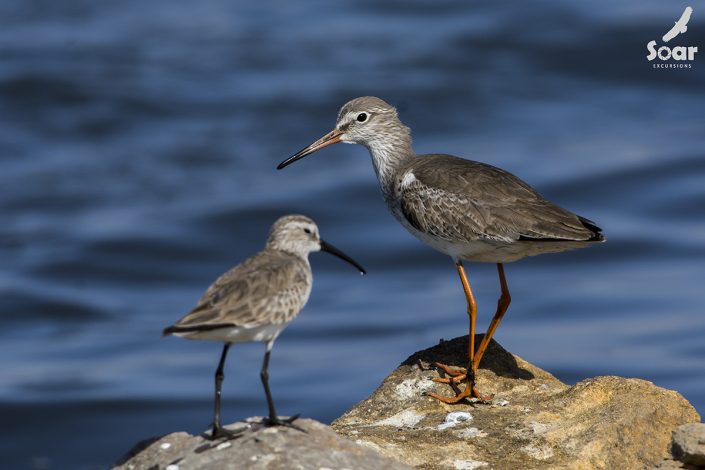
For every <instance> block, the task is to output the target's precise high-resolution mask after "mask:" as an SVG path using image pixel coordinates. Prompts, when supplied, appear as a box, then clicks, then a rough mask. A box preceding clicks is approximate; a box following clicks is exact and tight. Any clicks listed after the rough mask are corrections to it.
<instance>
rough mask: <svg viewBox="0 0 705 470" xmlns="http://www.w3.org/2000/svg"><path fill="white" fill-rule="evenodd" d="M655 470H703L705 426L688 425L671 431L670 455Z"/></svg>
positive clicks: (704, 460) (704, 461) (704, 464)
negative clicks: (680, 469)
mask: <svg viewBox="0 0 705 470" xmlns="http://www.w3.org/2000/svg"><path fill="white" fill-rule="evenodd" d="M654 468H655V469H656V470H674V469H679V468H682V469H685V470H696V469H705V424H703V423H688V424H683V425H681V426H678V427H677V428H676V430H675V431H673V441H672V443H671V455H669V456H668V458H666V459H665V460H664V461H663V462H661V463H659V464H658V465H657V466H656V467H654Z"/></svg>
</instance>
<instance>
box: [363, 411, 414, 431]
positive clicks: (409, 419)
mask: <svg viewBox="0 0 705 470" xmlns="http://www.w3.org/2000/svg"><path fill="white" fill-rule="evenodd" d="M423 418H424V415H420V414H416V413H414V412H413V411H411V410H404V411H401V412H399V413H397V414H395V415H394V416H390V417H389V418H387V419H383V420H380V421H377V422H376V423H374V424H373V425H372V426H396V427H398V428H404V427H409V428H410V427H412V426H416V423H418V422H419V421H421V420H422V419H423Z"/></svg>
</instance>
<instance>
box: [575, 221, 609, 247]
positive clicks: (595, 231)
mask: <svg viewBox="0 0 705 470" xmlns="http://www.w3.org/2000/svg"><path fill="white" fill-rule="evenodd" d="M578 219H580V223H581V224H583V227H585V228H586V229H588V230H590V231H591V232H592V236H591V237H590V238H589V239H588V241H589V242H603V241H605V240H607V238H605V236H604V235H603V234H602V229H601V228H600V227H598V226H597V224H595V222H593V221H592V220H590V219H586V218H585V217H580V216H578Z"/></svg>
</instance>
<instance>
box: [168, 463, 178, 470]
mask: <svg viewBox="0 0 705 470" xmlns="http://www.w3.org/2000/svg"><path fill="white" fill-rule="evenodd" d="M164 470H179V466H178V465H176V464H173V463H172V464H171V465H167V466H166V468H165V469H164Z"/></svg>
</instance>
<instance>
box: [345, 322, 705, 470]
mask: <svg viewBox="0 0 705 470" xmlns="http://www.w3.org/2000/svg"><path fill="white" fill-rule="evenodd" d="M479 338H481V335H478V338H477V339H476V342H475V344H479ZM466 351H467V337H463V338H456V339H454V340H451V341H445V342H443V341H442V342H441V343H440V344H439V345H437V346H434V347H432V348H429V349H426V350H423V351H420V352H418V353H416V354H414V355H412V356H411V357H410V358H409V359H407V360H406V361H405V362H404V363H403V364H402V365H401V366H400V367H399V368H397V369H396V370H395V371H394V372H392V374H391V375H390V376H389V377H387V378H386V379H385V380H384V382H383V383H382V385H381V386H380V387H379V388H378V389H377V390H376V391H375V392H374V393H373V394H372V395H371V396H370V397H369V398H367V399H366V400H364V401H362V402H360V403H359V404H357V405H356V406H354V407H353V408H352V409H350V410H349V411H348V412H346V413H345V414H344V415H343V416H341V417H340V418H338V419H337V420H336V421H335V422H334V423H333V425H332V426H333V428H334V429H335V430H336V431H337V432H338V433H340V434H342V435H344V436H349V437H351V438H353V439H355V440H356V442H358V443H360V444H364V445H367V446H370V447H372V448H375V449H378V450H379V451H380V452H381V453H382V454H384V455H386V456H388V457H391V458H394V459H397V460H399V461H401V462H404V463H406V464H408V465H411V466H414V467H417V468H432V469H443V468H450V469H475V468H479V469H488V470H489V469H516V468H522V469H539V468H540V469H546V468H549V469H550V468H570V469H596V468H597V469H599V468H605V469H613V468H619V469H632V468H633V469H637V468H638V469H642V468H652V467H654V466H655V465H657V464H660V463H663V459H664V457H667V456H668V449H669V443H670V437H671V432H672V430H673V429H675V428H676V427H677V426H678V425H680V424H683V423H688V422H693V421H699V419H700V418H699V416H698V414H697V413H696V411H695V409H694V408H693V407H692V406H691V405H690V404H689V403H688V402H687V401H686V400H685V399H684V398H683V397H682V396H681V395H680V394H678V393H677V392H673V391H670V390H665V389H663V388H659V387H657V386H655V385H654V384H652V383H650V382H647V381H644V380H639V379H625V378H620V377H595V378H592V379H587V380H583V381H582V382H579V383H578V384H576V385H574V386H572V387H569V386H567V385H565V384H563V383H562V382H560V381H559V380H558V379H556V378H555V377H553V376H552V375H551V374H549V373H548V372H546V371H543V370H541V369H539V368H537V367H535V366H533V365H531V364H529V363H528V362H526V361H524V360H523V359H521V358H520V357H517V356H514V355H512V354H510V353H508V352H507V351H505V350H504V349H503V348H502V347H501V346H499V345H498V344H497V343H496V342H494V341H493V342H491V344H490V347H489V349H488V351H487V353H486V355H485V357H484V358H483V363H482V367H481V369H480V370H479V371H478V377H477V385H478V387H479V389H480V390H481V391H482V392H483V393H485V394H486V393H493V394H494V395H495V397H494V399H493V400H492V402H491V404H483V403H464V404H458V405H446V404H443V403H440V402H438V401H437V400H434V399H432V398H429V397H427V396H425V395H424V393H423V392H426V391H429V390H433V391H435V392H436V393H441V394H446V395H450V387H449V386H448V385H445V384H436V383H434V382H431V381H430V379H431V378H433V377H438V376H439V374H438V372H437V371H436V370H435V369H434V368H433V367H431V366H430V364H432V363H433V362H443V363H446V364H449V365H455V366H461V365H464V363H465V361H466V356H465V354H466ZM457 412H464V413H465V414H462V415H459V414H457ZM452 413H456V414H455V415H454V416H452V417H451V416H449V415H450V414H452ZM459 417H462V419H458V418H459ZM664 468H666V467H664ZM674 468H677V467H674Z"/></svg>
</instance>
